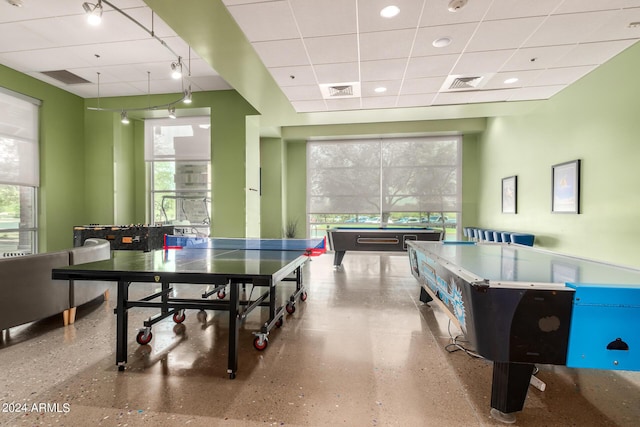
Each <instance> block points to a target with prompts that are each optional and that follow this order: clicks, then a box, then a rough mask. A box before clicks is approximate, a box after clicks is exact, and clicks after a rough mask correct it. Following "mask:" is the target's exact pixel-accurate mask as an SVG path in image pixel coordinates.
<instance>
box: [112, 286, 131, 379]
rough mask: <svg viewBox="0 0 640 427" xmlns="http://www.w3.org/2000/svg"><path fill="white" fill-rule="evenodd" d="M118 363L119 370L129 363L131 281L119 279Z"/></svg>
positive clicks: (117, 311)
mask: <svg viewBox="0 0 640 427" xmlns="http://www.w3.org/2000/svg"><path fill="white" fill-rule="evenodd" d="M116 300H117V305H116V310H115V311H116V365H117V366H118V370H119V371H124V365H125V364H126V363H127V328H128V326H129V313H128V311H127V301H128V300H129V282H127V281H124V280H120V281H118V297H117V298H116Z"/></svg>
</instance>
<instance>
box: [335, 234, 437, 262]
mask: <svg viewBox="0 0 640 427" xmlns="http://www.w3.org/2000/svg"><path fill="white" fill-rule="evenodd" d="M443 235H444V232H443V230H439V229H434V228H427V227H399V226H395V227H394V226H387V227H383V228H366V227H335V228H330V229H329V230H327V237H328V239H329V247H330V248H331V249H332V250H333V251H334V256H333V265H334V266H335V267H339V266H340V265H341V264H342V259H343V258H344V255H345V253H346V252H347V251H406V250H407V242H409V241H413V240H429V241H435V240H442V238H443Z"/></svg>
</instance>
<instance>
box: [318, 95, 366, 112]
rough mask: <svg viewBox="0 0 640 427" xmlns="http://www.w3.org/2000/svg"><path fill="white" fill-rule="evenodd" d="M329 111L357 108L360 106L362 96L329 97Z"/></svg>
mask: <svg viewBox="0 0 640 427" xmlns="http://www.w3.org/2000/svg"><path fill="white" fill-rule="evenodd" d="M326 102H327V109H328V110H329V111H344V110H357V109H359V108H360V98H344V99H327V100H326Z"/></svg>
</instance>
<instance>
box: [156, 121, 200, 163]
mask: <svg viewBox="0 0 640 427" xmlns="http://www.w3.org/2000/svg"><path fill="white" fill-rule="evenodd" d="M210 124H211V122H210V118H209V117H204V116H203V117H184V118H177V119H148V120H145V124H144V125H145V149H144V153H145V154H144V157H145V160H146V161H149V162H153V161H196V160H211V134H210V129H209V127H210Z"/></svg>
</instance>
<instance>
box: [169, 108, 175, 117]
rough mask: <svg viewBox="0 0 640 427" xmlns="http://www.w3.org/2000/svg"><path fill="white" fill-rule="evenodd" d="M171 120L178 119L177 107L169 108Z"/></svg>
mask: <svg viewBox="0 0 640 427" xmlns="http://www.w3.org/2000/svg"><path fill="white" fill-rule="evenodd" d="M169 118H170V119H175V118H176V107H169Z"/></svg>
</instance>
